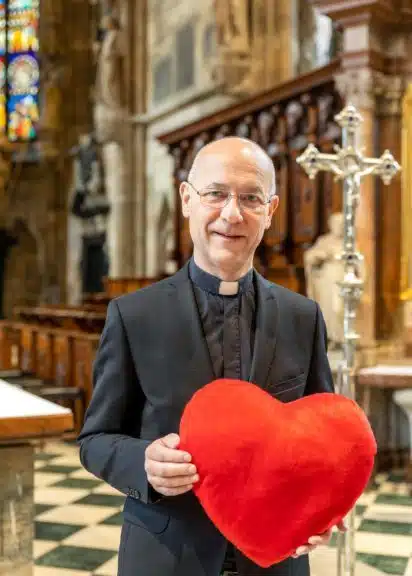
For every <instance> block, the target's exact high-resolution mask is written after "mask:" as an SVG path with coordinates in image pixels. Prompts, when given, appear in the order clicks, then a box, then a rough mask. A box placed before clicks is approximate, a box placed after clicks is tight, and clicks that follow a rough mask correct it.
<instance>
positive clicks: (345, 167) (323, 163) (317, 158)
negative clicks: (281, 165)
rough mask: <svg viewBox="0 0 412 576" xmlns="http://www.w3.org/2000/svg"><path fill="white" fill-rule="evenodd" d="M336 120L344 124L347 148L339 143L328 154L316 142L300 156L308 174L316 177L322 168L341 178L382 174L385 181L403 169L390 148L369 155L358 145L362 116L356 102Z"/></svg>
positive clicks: (388, 181)
mask: <svg viewBox="0 0 412 576" xmlns="http://www.w3.org/2000/svg"><path fill="white" fill-rule="evenodd" d="M335 120H336V122H337V123H338V124H339V125H340V126H341V127H342V144H343V146H344V148H341V147H339V146H335V150H336V154H325V153H322V152H319V150H318V149H317V148H316V146H314V145H313V144H309V146H308V147H307V148H306V150H305V151H304V152H303V154H301V156H299V157H298V158H297V160H296V161H297V163H298V164H300V166H302V168H303V169H304V170H305V172H306V173H307V175H308V176H309V178H310V179H311V180H313V179H314V178H315V177H316V175H317V174H318V172H319V171H321V170H323V171H326V172H333V173H334V174H335V176H336V178H337V179H339V180H344V179H345V178H348V177H350V176H352V175H356V176H357V177H358V178H359V179H361V178H363V176H366V175H368V174H376V175H377V176H380V177H381V178H382V180H383V182H384V184H389V183H390V181H391V180H392V178H393V177H394V176H395V174H396V173H397V172H399V170H400V166H399V164H398V163H397V162H396V160H395V159H394V157H393V156H392V154H391V153H390V152H389V150H385V152H384V153H383V154H382V156H381V157H380V158H365V156H364V155H363V153H362V150H358V149H357V148H356V132H357V129H358V128H359V126H360V125H361V123H362V121H363V120H362V116H361V115H360V114H359V112H358V111H357V110H356V108H355V107H354V106H352V105H351V104H349V105H348V106H346V108H344V109H343V110H342V112H340V113H339V114H337V115H336V116H335Z"/></svg>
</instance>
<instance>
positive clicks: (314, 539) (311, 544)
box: [292, 520, 347, 558]
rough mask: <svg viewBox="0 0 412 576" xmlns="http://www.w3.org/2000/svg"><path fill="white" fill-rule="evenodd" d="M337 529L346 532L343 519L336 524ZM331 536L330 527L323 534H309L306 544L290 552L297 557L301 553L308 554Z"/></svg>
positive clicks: (323, 544) (326, 542)
mask: <svg viewBox="0 0 412 576" xmlns="http://www.w3.org/2000/svg"><path fill="white" fill-rule="evenodd" d="M337 529H338V530H340V532H346V530H347V527H346V524H345V522H344V521H343V520H342V521H341V522H339V524H338V525H337ZM331 536H332V528H330V529H329V530H327V531H326V532H324V533H323V534H319V535H318V536H311V537H310V538H309V540H308V543H307V544H305V545H304V546H299V548H298V549H297V550H296V552H295V553H294V554H292V558H299V556H302V555H303V554H308V553H309V552H311V551H312V550H314V549H315V548H317V547H318V546H325V545H326V544H328V543H329V540H330V539H331Z"/></svg>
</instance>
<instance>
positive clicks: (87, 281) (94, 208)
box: [71, 134, 110, 293]
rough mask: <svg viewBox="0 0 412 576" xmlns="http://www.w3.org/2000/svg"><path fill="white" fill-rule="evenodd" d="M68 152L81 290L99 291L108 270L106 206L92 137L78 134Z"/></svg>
mask: <svg viewBox="0 0 412 576" xmlns="http://www.w3.org/2000/svg"><path fill="white" fill-rule="evenodd" d="M72 153H73V155H74V186H75V190H74V199H73V203H72V209H71V210H72V214H73V215H74V216H76V217H77V218H79V219H80V221H81V223H82V241H83V246H82V256H81V264H80V266H81V273H82V274H81V275H82V291H83V293H93V292H101V291H102V290H103V278H104V277H105V276H106V275H107V274H108V271H109V262H108V257H107V248H106V231H107V215H108V214H109V212H110V205H109V202H108V200H107V197H106V195H105V194H104V187H103V179H102V175H101V169H102V168H101V162H100V160H99V156H98V153H97V148H96V144H95V142H94V140H93V138H92V137H91V136H90V135H89V134H84V135H82V136H81V137H80V141H79V146H77V147H76V148H75V149H74V150H73V151H72Z"/></svg>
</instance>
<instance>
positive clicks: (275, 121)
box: [159, 60, 342, 292]
mask: <svg viewBox="0 0 412 576" xmlns="http://www.w3.org/2000/svg"><path fill="white" fill-rule="evenodd" d="M339 68H340V62H339V61H338V60H336V61H334V62H332V63H331V64H329V65H328V66H326V67H324V68H320V69H318V70H316V71H314V72H312V73H310V74H307V75H305V76H301V77H299V78H296V79H294V80H292V81H290V82H287V83H285V84H282V85H279V86H277V87H276V88H274V89H272V90H270V91H268V92H265V93H262V94H259V95H257V96H255V97H253V98H252V99H250V100H247V101H244V102H242V103H240V104H237V105H235V106H231V107H230V108H227V109H225V110H222V111H220V112H218V113H215V114H213V115H211V116H208V117H205V118H202V119H201V120H199V121H197V122H194V123H192V124H189V125H187V126H185V127H183V128H181V129H178V130H175V131H173V132H170V133H167V134H163V135H162V136H160V137H159V140H160V141H161V142H162V143H163V144H166V145H167V146H168V148H169V151H170V154H171V155H172V157H173V159H174V186H175V194H176V206H177V207H179V206H180V199H179V186H180V184H181V182H182V181H183V180H185V179H186V178H187V175H188V172H189V170H190V167H191V164H192V162H193V159H194V157H195V155H196V153H197V152H198V151H199V150H200V149H201V148H202V147H203V146H204V145H205V144H207V143H208V142H211V141H212V140H216V139H218V138H222V137H224V136H229V135H238V136H243V137H246V138H250V139H251V140H253V141H255V142H257V143H258V144H260V145H261V146H262V147H263V148H264V149H265V150H266V152H267V153H268V154H269V156H270V157H271V158H272V160H273V163H274V166H275V168H276V175H277V190H278V195H279V197H280V206H279V209H278V212H277V214H276V216H275V218H274V219H273V224H272V227H271V228H270V229H269V230H268V232H267V233H266V234H265V237H264V240H263V242H262V244H261V246H260V248H259V249H258V252H257V257H256V262H255V265H256V267H257V268H258V269H259V270H260V271H261V272H263V273H264V274H265V275H266V277H267V278H269V279H271V280H273V281H275V282H278V283H280V284H283V285H286V286H288V287H290V288H292V289H293V290H296V291H299V292H304V290H305V286H304V273H303V252H304V250H305V249H306V248H308V247H309V246H310V245H311V244H312V243H313V242H314V241H315V240H316V238H317V237H318V236H319V235H320V234H322V233H325V232H326V231H327V230H328V218H329V216H330V215H331V214H332V213H334V212H337V211H340V210H341V193H340V189H339V186H338V185H337V184H335V183H334V182H333V179H332V176H331V175H329V174H325V175H323V178H322V177H318V178H316V179H315V181H309V179H308V178H307V177H306V175H305V174H304V173H303V171H302V170H301V168H300V167H299V166H298V164H297V163H296V158H297V156H298V155H299V154H301V153H302V151H303V150H304V149H305V148H306V146H307V145H308V144H309V143H310V142H313V143H314V144H315V145H316V146H317V147H318V148H319V149H320V150H322V151H325V152H329V151H332V149H333V146H334V144H336V143H338V142H339V139H340V128H339V126H338V125H337V124H336V123H335V120H334V116H335V114H336V113H337V112H339V111H340V109H341V107H342V101H341V98H340V96H339V94H338V92H337V90H336V88H335V81H334V75H335V74H336V73H337V72H338V71H339ZM175 230H176V238H175V253H174V259H175V260H176V262H177V264H178V265H179V266H180V265H182V264H183V262H184V261H186V260H187V258H189V257H190V255H191V252H192V243H191V239H190V235H189V230H188V224H187V220H185V219H184V218H183V217H182V215H181V212H180V209H179V208H177V209H176V214H175Z"/></svg>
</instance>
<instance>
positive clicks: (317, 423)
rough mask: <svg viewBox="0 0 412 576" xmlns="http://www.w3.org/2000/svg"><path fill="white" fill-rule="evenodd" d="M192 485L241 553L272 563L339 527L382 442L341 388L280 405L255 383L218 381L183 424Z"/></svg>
mask: <svg viewBox="0 0 412 576" xmlns="http://www.w3.org/2000/svg"><path fill="white" fill-rule="evenodd" d="M180 436H181V444H180V448H181V449H183V450H187V451H188V452H190V453H191V454H192V456H193V462H194V464H195V465H196V466H197V469H198V473H199V476H200V481H199V482H198V483H197V484H196V485H195V487H194V492H195V494H196V496H197V497H198V498H199V500H200V502H201V504H202V506H203V508H204V509H205V511H206V513H207V514H208V516H209V517H210V519H211V520H212V522H213V523H214V524H215V526H216V527H217V528H218V529H219V530H220V531H221V533H222V534H223V535H224V536H225V537H226V538H227V539H228V540H229V541H231V542H232V543H233V544H234V545H235V546H236V547H237V548H238V549H239V550H241V551H242V552H243V553H244V554H245V555H246V556H248V557H249V558H250V559H251V560H252V561H253V562H255V563H256V564H258V565H260V566H262V567H267V566H270V565H272V564H276V563H278V562H280V561H281V560H283V559H284V558H286V557H288V556H290V555H291V554H292V553H293V552H294V551H295V550H296V548H298V547H299V546H301V545H304V544H306V542H307V541H308V538H310V537H311V536H315V535H317V534H321V533H323V532H325V531H326V530H327V529H328V528H330V527H332V526H334V525H336V524H337V523H338V522H339V521H340V520H341V519H342V518H343V517H344V516H345V515H346V514H347V513H348V512H349V510H351V508H352V507H353V506H354V505H355V502H356V500H357V499H358V497H359V496H360V495H361V493H362V492H363V490H364V488H365V486H366V484H367V482H368V480H369V478H370V476H371V473H372V468H373V463H374V456H375V454H376V442H375V438H374V436H373V433H372V430H371V428H370V425H369V422H368V420H367V418H366V416H365V415H364V413H363V411H362V410H361V409H360V407H359V406H358V405H357V404H356V403H355V402H353V401H352V400H349V399H348V398H346V397H344V396H341V395H337V394H326V393H324V394H314V395H311V396H307V397H304V398H301V399H299V400H296V401H294V402H290V403H288V404H285V403H282V402H280V401H278V400H276V399H275V398H273V397H272V396H270V394H268V393H267V392H265V391H264V390H262V389H261V388H259V387H258V386H256V385H254V384H251V383H249V382H243V381H240V380H224V379H222V380H216V381H214V382H212V383H210V384H208V385H207V386H205V387H204V388H202V389H201V390H199V391H198V392H196V393H195V394H194V396H193V397H192V399H191V400H190V402H189V403H188V404H187V406H186V408H185V411H184V413H183V416H182V420H181V423H180Z"/></svg>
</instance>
